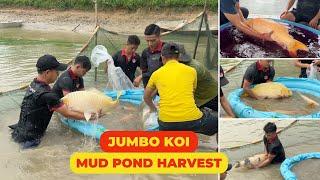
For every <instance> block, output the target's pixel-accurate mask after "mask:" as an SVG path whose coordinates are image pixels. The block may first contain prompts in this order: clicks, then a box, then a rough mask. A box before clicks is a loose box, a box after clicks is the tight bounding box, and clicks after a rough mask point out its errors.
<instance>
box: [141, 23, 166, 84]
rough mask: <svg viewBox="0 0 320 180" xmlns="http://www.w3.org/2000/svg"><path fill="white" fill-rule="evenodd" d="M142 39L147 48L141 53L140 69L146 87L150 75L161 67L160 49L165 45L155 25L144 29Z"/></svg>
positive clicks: (158, 28)
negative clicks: (145, 42)
mask: <svg viewBox="0 0 320 180" xmlns="http://www.w3.org/2000/svg"><path fill="white" fill-rule="evenodd" d="M144 38H145V40H146V41H147V43H148V47H147V48H146V49H144V50H143V51H142V54H141V62H140V69H141V71H142V82H143V86H144V87H146V86H147V84H148V81H149V79H150V77H151V75H152V73H153V72H154V71H156V70H157V69H159V68H160V67H161V66H162V62H161V49H162V47H163V45H164V44H165V43H164V42H162V41H161V38H160V27H159V26H157V25H155V24H150V25H149V26H147V27H146V29H145V31H144Z"/></svg>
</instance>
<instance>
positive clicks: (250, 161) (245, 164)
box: [233, 154, 267, 169]
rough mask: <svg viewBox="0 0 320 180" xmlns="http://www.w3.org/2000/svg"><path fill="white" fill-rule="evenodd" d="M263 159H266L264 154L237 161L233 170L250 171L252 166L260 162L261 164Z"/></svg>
mask: <svg viewBox="0 0 320 180" xmlns="http://www.w3.org/2000/svg"><path fill="white" fill-rule="evenodd" d="M265 159H267V155H266V154H257V155H254V156H252V157H248V158H246V159H244V160H243V161H237V162H236V163H235V164H234V165H233V168H249V169H252V168H254V166H257V165H258V164H260V163H261V162H263V161H264V160H265Z"/></svg>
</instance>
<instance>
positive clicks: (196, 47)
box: [193, 1, 207, 59]
mask: <svg viewBox="0 0 320 180" xmlns="http://www.w3.org/2000/svg"><path fill="white" fill-rule="evenodd" d="M206 9H207V1H205V4H204V8H203V13H202V16H201V21H200V25H199V30H198V33H197V39H196V45H195V47H194V51H193V59H195V58H196V54H197V49H198V44H199V39H200V34H201V29H202V24H203V19H204V15H205V14H206Z"/></svg>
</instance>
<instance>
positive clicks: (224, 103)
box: [220, 96, 236, 118]
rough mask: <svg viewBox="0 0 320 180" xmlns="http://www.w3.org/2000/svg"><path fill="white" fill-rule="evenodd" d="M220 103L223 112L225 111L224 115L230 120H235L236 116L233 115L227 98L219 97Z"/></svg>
mask: <svg viewBox="0 0 320 180" xmlns="http://www.w3.org/2000/svg"><path fill="white" fill-rule="evenodd" d="M220 103H221V106H222V108H223V109H224V111H226V113H227V114H228V115H229V116H230V117H232V118H235V117H236V116H235V115H234V113H233V111H232V109H231V106H230V104H229V102H228V100H227V98H226V97H225V96H221V97H220Z"/></svg>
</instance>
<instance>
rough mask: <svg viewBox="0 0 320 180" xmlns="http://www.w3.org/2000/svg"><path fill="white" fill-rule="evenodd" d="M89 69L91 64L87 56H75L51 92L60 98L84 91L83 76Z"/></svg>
mask: <svg viewBox="0 0 320 180" xmlns="http://www.w3.org/2000/svg"><path fill="white" fill-rule="evenodd" d="M90 69H91V62H90V60H89V58H88V57H87V56H77V57H76V59H75V60H74V63H73V65H72V66H71V67H70V68H69V69H68V70H67V71H65V72H63V73H62V74H61V75H60V77H59V78H58V80H57V81H56V83H55V84H54V86H53V88H52V91H53V92H54V93H56V94H57V95H58V96H59V97H60V98H62V97H64V96H65V95H67V94H68V93H70V92H74V91H81V90H84V83H83V78H82V77H83V76H84V75H85V74H86V73H87V72H88V71H89V70H90Z"/></svg>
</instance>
